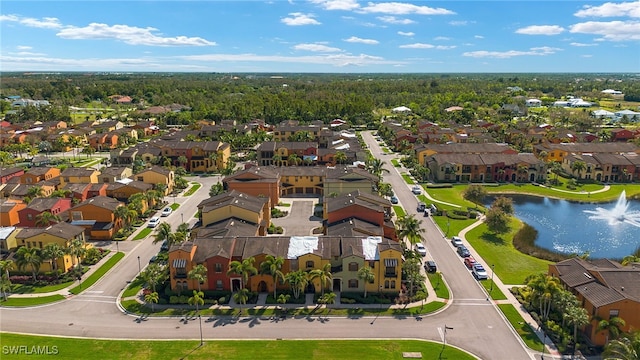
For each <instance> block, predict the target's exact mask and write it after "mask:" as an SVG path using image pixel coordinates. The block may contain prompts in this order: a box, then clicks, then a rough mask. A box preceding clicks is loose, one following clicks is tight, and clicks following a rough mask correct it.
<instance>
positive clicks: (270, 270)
mask: <svg viewBox="0 0 640 360" xmlns="http://www.w3.org/2000/svg"><path fill="white" fill-rule="evenodd" d="M282 265H284V258H283V257H281V256H278V257H276V256H273V255H267V256H266V258H265V260H264V261H263V262H262V263H261V264H260V273H261V274H265V275H271V278H272V279H273V298H274V299H277V298H278V296H277V293H276V290H277V289H276V288H277V287H278V280H280V281H281V282H282V281H284V274H283V273H282Z"/></svg>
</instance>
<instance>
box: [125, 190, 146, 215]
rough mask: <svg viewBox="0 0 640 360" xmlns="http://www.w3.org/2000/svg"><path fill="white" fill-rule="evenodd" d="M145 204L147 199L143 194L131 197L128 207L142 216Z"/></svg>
mask: <svg viewBox="0 0 640 360" xmlns="http://www.w3.org/2000/svg"><path fill="white" fill-rule="evenodd" d="M145 202H146V198H145V195H144V194H143V193H137V194H133V195H131V196H129V199H128V200H127V207H128V208H129V209H131V210H135V211H137V212H138V214H142V210H143V209H144V203H145Z"/></svg>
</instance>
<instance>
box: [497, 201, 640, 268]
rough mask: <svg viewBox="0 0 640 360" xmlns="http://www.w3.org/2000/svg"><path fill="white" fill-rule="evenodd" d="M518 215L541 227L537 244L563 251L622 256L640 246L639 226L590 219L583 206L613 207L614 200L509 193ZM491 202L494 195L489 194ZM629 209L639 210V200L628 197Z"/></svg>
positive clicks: (589, 207)
mask: <svg viewBox="0 0 640 360" xmlns="http://www.w3.org/2000/svg"><path fill="white" fill-rule="evenodd" d="M508 197H510V198H511V199H513V205H514V210H515V216H516V217H517V218H518V219H520V220H522V221H524V222H526V223H527V224H529V225H530V226H532V227H533V228H535V229H536V230H537V231H538V238H537V239H536V245H538V246H540V247H542V248H545V249H548V250H553V251H557V252H562V253H568V254H571V253H576V254H582V253H584V252H585V251H588V252H589V253H590V255H589V257H590V258H623V257H625V256H627V255H630V254H632V253H633V252H634V251H635V249H636V248H637V247H638V246H640V227H637V226H633V225H631V224H626V223H617V224H613V225H610V224H609V223H608V222H607V221H604V220H592V219H589V216H590V215H591V214H587V213H585V212H584V210H595V208H596V207H602V208H605V209H609V208H613V207H614V206H615V202H611V203H600V204H582V203H575V202H570V201H566V200H557V199H549V198H541V197H535V196H520V195H516V196H508ZM487 200H488V203H487V204H490V203H491V202H492V201H493V198H487ZM629 210H630V211H632V210H640V202H638V201H629Z"/></svg>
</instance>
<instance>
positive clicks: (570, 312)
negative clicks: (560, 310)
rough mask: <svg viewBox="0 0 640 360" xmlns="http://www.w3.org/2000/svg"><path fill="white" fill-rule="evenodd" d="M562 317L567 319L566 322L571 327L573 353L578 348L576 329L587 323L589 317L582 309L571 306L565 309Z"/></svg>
mask: <svg viewBox="0 0 640 360" xmlns="http://www.w3.org/2000/svg"><path fill="white" fill-rule="evenodd" d="M563 316H564V317H566V318H567V322H568V323H569V324H570V325H573V343H574V347H573V350H574V353H575V349H576V348H577V346H578V328H579V327H582V326H585V325H587V324H588V323H589V315H588V314H587V310H585V309H584V308H583V307H581V306H573V307H571V308H569V309H567V312H565V313H564V315H563Z"/></svg>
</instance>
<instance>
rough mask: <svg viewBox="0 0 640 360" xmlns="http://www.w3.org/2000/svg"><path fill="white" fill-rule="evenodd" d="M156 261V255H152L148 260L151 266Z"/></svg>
mask: <svg viewBox="0 0 640 360" xmlns="http://www.w3.org/2000/svg"><path fill="white" fill-rule="evenodd" d="M156 261H158V255H153V256H152V257H151V259H149V264H153V263H155V262H156Z"/></svg>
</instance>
